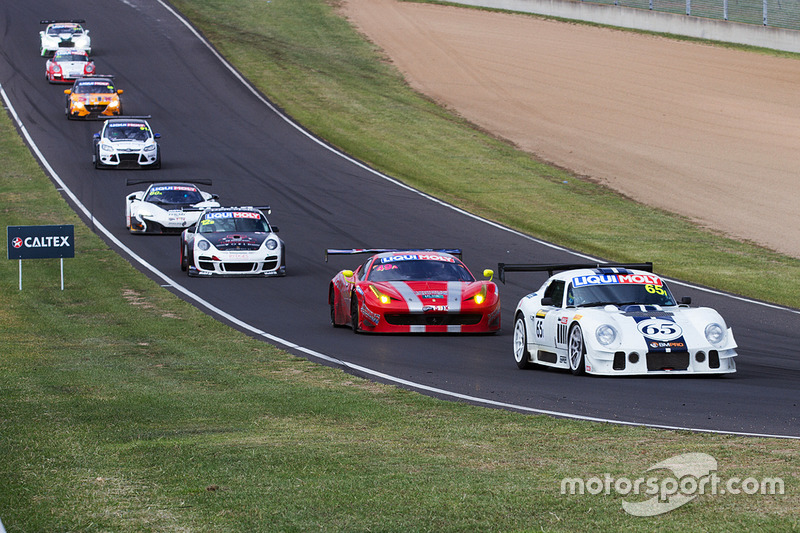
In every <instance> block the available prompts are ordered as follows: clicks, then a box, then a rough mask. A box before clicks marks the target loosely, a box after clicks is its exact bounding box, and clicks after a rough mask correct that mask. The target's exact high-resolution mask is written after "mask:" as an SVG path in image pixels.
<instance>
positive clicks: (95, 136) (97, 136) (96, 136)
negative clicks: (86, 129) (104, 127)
mask: <svg viewBox="0 0 800 533" xmlns="http://www.w3.org/2000/svg"><path fill="white" fill-rule="evenodd" d="M92 137H94V138H95V139H99V138H100V134H99V133H95V134H94V135H92Z"/></svg>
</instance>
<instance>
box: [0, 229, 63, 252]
mask: <svg viewBox="0 0 800 533" xmlns="http://www.w3.org/2000/svg"><path fill="white" fill-rule="evenodd" d="M7 229H8V258H9V259H47V258H62V259H63V258H64V257H75V228H74V226H71V225H69V226H68V225H63V226H8V228H7Z"/></svg>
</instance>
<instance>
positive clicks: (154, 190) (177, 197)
mask: <svg viewBox="0 0 800 533" xmlns="http://www.w3.org/2000/svg"><path fill="white" fill-rule="evenodd" d="M144 201H145V202H150V203H153V204H158V205H161V206H188V205H194V204H197V203H200V202H202V201H203V196H202V195H201V194H200V191H198V190H197V189H195V188H194V187H189V186H184V185H164V186H158V187H151V188H150V190H149V191H148V193H147V196H145V198H144Z"/></svg>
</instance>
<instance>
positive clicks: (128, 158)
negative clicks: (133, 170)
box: [119, 154, 139, 163]
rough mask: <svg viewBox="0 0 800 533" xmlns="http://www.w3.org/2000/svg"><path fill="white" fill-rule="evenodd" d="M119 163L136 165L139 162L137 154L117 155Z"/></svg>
mask: <svg viewBox="0 0 800 533" xmlns="http://www.w3.org/2000/svg"><path fill="white" fill-rule="evenodd" d="M119 162H120V163H125V162H128V163H138V162H139V154H119Z"/></svg>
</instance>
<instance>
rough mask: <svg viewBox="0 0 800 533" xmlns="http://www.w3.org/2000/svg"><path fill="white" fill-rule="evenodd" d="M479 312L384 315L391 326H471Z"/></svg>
mask: <svg viewBox="0 0 800 533" xmlns="http://www.w3.org/2000/svg"><path fill="white" fill-rule="evenodd" d="M482 316H483V315H480V314H474V313H470V314H447V315H443V314H433V313H425V314H419V313H413V314H408V313H405V314H402V315H401V314H391V315H385V316H384V318H385V319H386V322H388V323H389V324H391V325H393V326H472V325H475V324H478V323H479V322H480V321H481V318H482Z"/></svg>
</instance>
